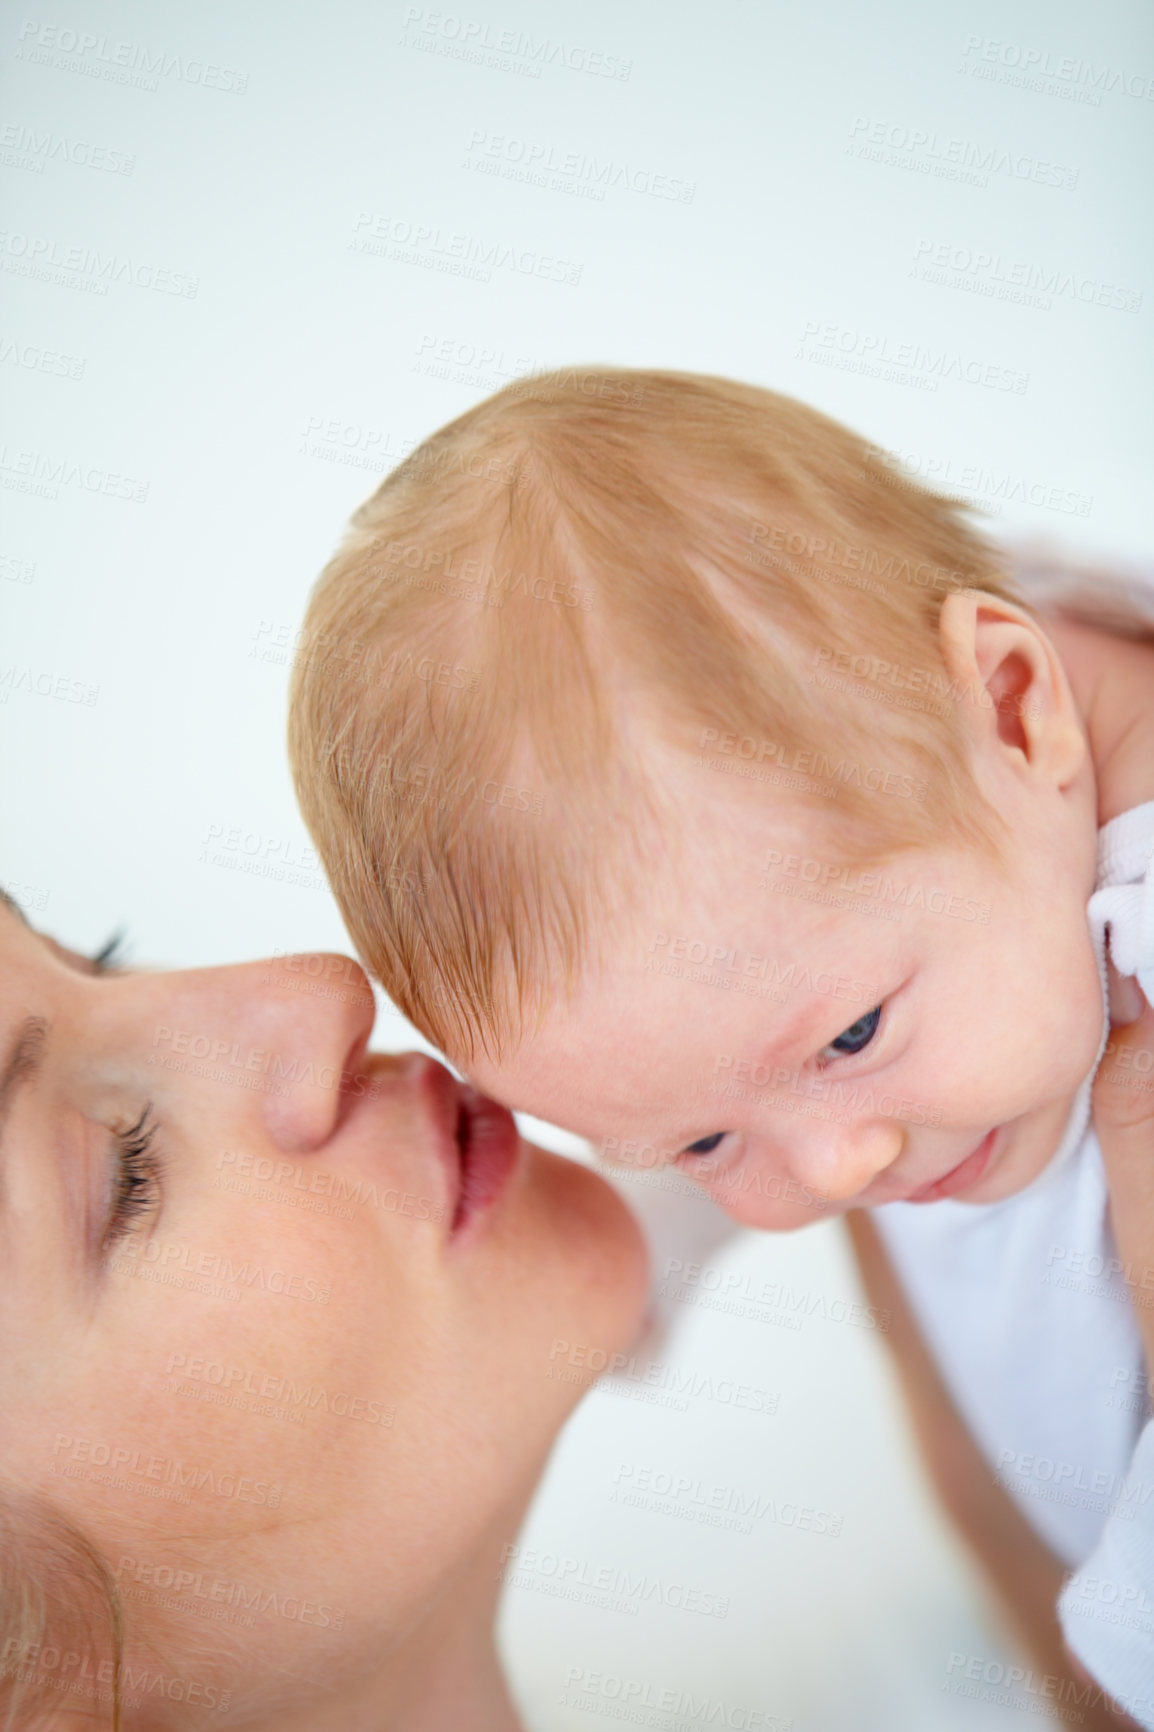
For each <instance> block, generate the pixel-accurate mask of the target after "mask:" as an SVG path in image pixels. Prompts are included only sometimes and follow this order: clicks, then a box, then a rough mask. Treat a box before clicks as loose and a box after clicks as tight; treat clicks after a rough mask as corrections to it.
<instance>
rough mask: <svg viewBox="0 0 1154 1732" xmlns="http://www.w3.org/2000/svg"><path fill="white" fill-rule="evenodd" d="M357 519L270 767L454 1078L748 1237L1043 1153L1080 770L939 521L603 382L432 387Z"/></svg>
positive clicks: (979, 580)
mask: <svg viewBox="0 0 1154 1732" xmlns="http://www.w3.org/2000/svg"><path fill="white" fill-rule="evenodd" d="M353 525H354V527H353V529H352V531H351V533H350V535H349V537H348V539H347V540H346V542H345V544H344V546H343V547H342V548H341V550H340V551H339V553H338V554H337V556H336V558H335V559H334V560H333V561H332V563H331V564H330V566H329V567H328V569H327V570H326V572H325V573H324V575H323V577H322V578H321V581H320V583H319V585H318V587H317V590H316V592H315V594H314V596H313V600H312V603H311V607H310V611H309V615H308V620H307V625H306V634H305V648H304V650H303V651H302V654H301V657H300V659H299V661H298V664H297V667H296V669H295V673H294V685H293V700H292V713H291V723H290V738H291V748H292V754H293V762H294V769H295V774H296V781H297V788H298V791H299V794H300V797H301V801H302V805H303V808H304V812H305V816H306V818H307V820H308V823H309V825H310V827H311V829H312V832H313V835H314V837H315V839H316V842H317V845H318V847H319V849H320V851H321V854H322V856H323V858H324V861H325V864H326V867H327V869H328V872H329V875H330V878H331V881H332V884H333V888H334V890H335V892H336V895H337V898H338V900H339V902H340V905H341V908H342V911H343V913H344V915H345V918H346V920H347V922H348V925H349V930H350V932H351V933H352V935H353V937H354V939H355V940H356V943H357V945H358V948H359V950H360V952H361V955H362V956H363V957H364V959H365V961H366V962H367V963H368V965H369V967H370V968H371V969H372V970H373V972H374V973H375V974H376V976H377V977H378V978H379V979H380V980H381V982H382V983H383V985H384V987H385V989H386V990H387V991H388V992H389V994H390V996H391V997H392V998H393V999H394V1000H395V1002H396V1003H397V1004H398V1005H399V1006H400V1008H401V1009H402V1010H403V1011H404V1012H405V1013H406V1014H407V1015H408V1016H409V1017H410V1018H411V1020H412V1021H413V1022H414V1023H416V1025H417V1026H418V1027H419V1028H420V1029H422V1031H423V1032H424V1033H425V1034H426V1035H427V1036H428V1037H429V1038H430V1039H431V1040H432V1041H433V1042H434V1043H435V1044H436V1045H438V1046H440V1047H441V1048H442V1049H443V1050H444V1051H445V1052H446V1053H447V1054H448V1055H449V1057H450V1058H451V1059H452V1060H453V1061H454V1062H455V1063H456V1064H457V1065H458V1066H459V1067H460V1068H461V1069H462V1070H464V1071H466V1072H467V1073H468V1074H469V1076H470V1077H471V1078H472V1079H473V1080H474V1081H476V1082H477V1083H478V1084H479V1086H481V1087H482V1088H484V1089H486V1090H487V1091H488V1092H490V1093H492V1094H494V1095H496V1096H497V1097H498V1098H500V1099H503V1100H504V1101H506V1102H507V1103H508V1104H509V1105H511V1106H514V1107H518V1108H523V1109H525V1110H527V1111H529V1112H532V1113H535V1114H537V1115H539V1116H541V1117H544V1118H547V1119H551V1120H553V1121H554V1122H556V1123H559V1124H563V1125H566V1126H568V1127H569V1128H570V1129H572V1130H575V1131H577V1132H580V1133H582V1134H584V1135H585V1136H588V1137H590V1138H591V1139H592V1140H594V1141H595V1142H597V1143H599V1144H600V1145H601V1146H602V1147H603V1148H604V1149H605V1150H606V1152H607V1153H609V1154H611V1155H614V1154H615V1155H616V1156H617V1157H618V1158H620V1159H623V1160H627V1161H633V1162H634V1163H639V1164H657V1163H661V1162H664V1161H667V1160H668V1161H674V1160H675V1161H676V1162H677V1164H678V1165H679V1166H680V1167H681V1168H682V1169H684V1170H686V1171H688V1172H689V1173H691V1174H692V1175H693V1176H694V1177H695V1178H697V1179H699V1180H700V1181H701V1182H702V1183H703V1184H704V1185H705V1187H706V1188H707V1189H708V1190H709V1191H710V1192H711V1193H712V1194H713V1195H714V1196H715V1197H716V1198H717V1199H718V1201H719V1202H721V1203H722V1204H723V1205H724V1206H725V1207H726V1208H727V1209H728V1210H729V1211H730V1213H732V1214H733V1215H735V1216H736V1217H737V1218H738V1219H740V1220H744V1221H747V1222H750V1223H751V1224H755V1225H762V1226H776V1227H784V1226H794V1225H802V1224H804V1223H805V1222H807V1221H812V1220H813V1219H814V1218H815V1217H816V1216H817V1215H819V1214H822V1213H828V1212H831V1211H833V1210H837V1209H841V1208H846V1207H849V1206H850V1205H851V1204H853V1205H856V1204H858V1203H880V1202H885V1201H890V1200H893V1199H896V1198H900V1197H909V1196H911V1195H914V1194H919V1195H922V1196H924V1197H925V1200H932V1198H933V1197H934V1196H938V1195H955V1194H956V1195H964V1196H965V1197H966V1198H967V1199H969V1200H972V1201H976V1202H985V1201H994V1200H996V1199H998V1198H1001V1197H1003V1196H1007V1195H1009V1194H1011V1193H1012V1192H1013V1191H1015V1190H1018V1189H1020V1188H1021V1187H1022V1186H1023V1185H1024V1184H1026V1183H1028V1182H1029V1180H1030V1179H1032V1178H1033V1177H1034V1176H1035V1175H1036V1173H1037V1172H1039V1171H1040V1170H1041V1168H1042V1166H1043V1165H1044V1164H1045V1161H1046V1160H1047V1159H1048V1157H1049V1155H1050V1154H1051V1153H1052V1152H1053V1150H1054V1148H1055V1146H1056V1144H1057V1142H1058V1140H1059V1138H1060V1135H1061V1132H1062V1129H1063V1127H1064V1125H1065V1123H1066V1119H1067V1116H1068V1112H1069V1109H1070V1105H1071V1102H1072V1099H1073V1096H1074V1094H1075V1093H1076V1090H1077V1087H1078V1084H1079V1083H1080V1082H1081V1080H1082V1078H1083V1077H1084V1076H1085V1075H1086V1073H1087V1072H1088V1071H1089V1069H1090V1067H1091V1065H1092V1064H1093V1062H1094V1058H1095V1055H1096V1053H1097V1050H1098V1043H1099V1039H1100V1035H1101V1017H1100V1015H1099V1006H1100V1003H1101V993H1100V988H1099V984H1098V971H1097V963H1096V960H1095V957H1094V954H1093V950H1092V946H1091V942H1090V937H1089V932H1088V927H1087V922H1086V917H1085V903H1086V898H1087V896H1088V895H1089V893H1090V891H1091V890H1092V888H1093V881H1094V870H1095V838H1096V831H1095V803H1094V793H1095V790H1094V774H1093V767H1092V765H1091V763H1090V759H1089V754H1088V747H1087V744H1086V739H1085V735H1084V731H1083V729H1082V726H1081V723H1080V719H1079V717H1078V714H1077V711H1076V708H1075V705H1074V702H1073V698H1072V695H1071V692H1070V688H1069V685H1068V682H1067V681H1066V678H1065V675H1064V673H1063V671H1062V668H1061V665H1060V663H1059V661H1058V659H1057V656H1056V654H1055V652H1054V650H1053V648H1052V646H1051V645H1050V643H1049V640H1048V639H1047V638H1046V636H1045V633H1044V631H1043V630H1042V629H1041V627H1040V626H1039V625H1038V624H1037V622H1036V621H1035V620H1034V618H1033V617H1032V615H1031V614H1030V613H1029V611H1028V610H1026V609H1025V608H1024V607H1023V606H1022V605H1020V604H1019V603H1018V602H1016V600H1015V598H1014V594H1013V589H1012V586H1011V584H1010V582H1009V581H1008V579H1007V578H1006V577H1005V576H1004V575H1003V574H1002V573H1001V572H1000V571H999V568H998V564H997V560H996V557H995V555H994V554H993V552H992V550H991V549H990V548H989V547H988V546H987V545H986V544H985V543H984V542H983V540H982V539H981V537H980V536H979V535H978V534H977V533H976V532H975V531H974V530H973V528H972V527H971V526H970V524H969V523H968V521H967V518H966V514H965V512H964V510H963V509H962V508H961V507H960V506H959V505H958V504H957V503H956V502H953V501H950V500H947V499H943V498H939V497H937V496H935V495H933V494H931V493H928V492H926V491H924V490H922V489H920V488H917V487H913V486H911V485H910V484H909V483H907V482H905V481H900V480H899V479H898V478H897V477H896V476H895V473H894V471H893V470H892V469H891V468H890V467H889V466H888V465H887V463H886V462H885V459H884V457H883V456H882V454H881V453H879V452H878V451H877V450H876V449H875V448H873V447H871V446H869V445H867V444H866V443H865V442H863V441H862V440H861V439H859V438H858V437H857V436H855V435H854V434H852V433H850V432H849V431H847V430H846V429H845V428H843V427H841V426H838V425H837V424H836V423H834V422H832V421H829V420H827V419H826V418H825V417H824V416H822V415H819V414H818V413H816V412H815V411H814V410H812V409H808V408H806V407H805V406H804V405H802V404H800V403H797V402H795V401H793V400H791V399H789V398H786V397H780V396H776V395H774V394H772V393H770V392H767V391H762V390H758V389H755V388H753V387H751V386H745V385H739V384H734V383H731V382H729V381H726V380H721V379H711V378H702V377H696V376H692V375H687V374H676V373H654V372H630V371H623V370H621V371H618V370H610V369H605V370H598V371H596V372H589V371H586V372H579V373H566V374H556V375H550V376H547V377H542V378H536V379H529V380H526V381H523V382H521V383H519V384H515V385H512V386H509V387H508V388H507V389H505V390H504V391H502V392H500V393H498V395H496V396H495V397H492V398H490V399H488V401H486V402H484V403H482V404H480V405H479V406H478V407H477V408H475V409H472V410H470V411H469V412H468V413H467V414H465V415H463V416H461V417H460V418H459V419H458V420H457V421H455V422H453V423H452V424H451V425H450V426H448V427H446V428H444V429H442V431H441V432H439V433H437V434H435V435H434V436H433V437H432V438H431V439H429V440H428V441H426V443H425V444H424V445H423V446H421V447H420V449H419V450H417V451H416V452H414V453H413V455H412V456H411V457H409V458H408V459H407V460H406V462H404V463H403V464H402V465H401V466H400V468H398V469H397V470H395V471H394V472H393V474H392V475H390V476H389V477H388V478H387V479H386V480H385V481H384V482H383V483H382V485H381V487H380V488H379V489H378V491H377V492H376V494H375V495H374V496H373V498H372V499H371V500H369V501H368V502H367V503H366V504H365V505H364V506H362V507H361V509H360V510H359V511H358V512H357V513H356V515H355V517H354V519H353Z"/></svg>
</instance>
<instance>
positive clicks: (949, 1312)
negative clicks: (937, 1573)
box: [874, 801, 1154, 1732]
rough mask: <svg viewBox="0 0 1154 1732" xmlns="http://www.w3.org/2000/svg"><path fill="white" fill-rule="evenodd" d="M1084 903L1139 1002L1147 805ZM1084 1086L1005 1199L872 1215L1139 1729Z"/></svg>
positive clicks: (1148, 1543)
mask: <svg viewBox="0 0 1154 1732" xmlns="http://www.w3.org/2000/svg"><path fill="white" fill-rule="evenodd" d="M1087 913H1088V917H1089V921H1090V929H1091V933H1092V935H1093V939H1094V943H1095V947H1096V950H1097V953H1098V961H1099V966H1100V969H1101V974H1102V989H1103V995H1105V991H1106V969H1105V955H1106V947H1107V944H1108V945H1109V952H1110V956H1111V958H1112V960H1113V962H1114V965H1115V967H1116V968H1117V969H1118V971H1119V973H1121V974H1127V975H1136V976H1137V978H1138V981H1139V984H1140V985H1141V987H1142V990H1143V991H1144V992H1145V994H1146V997H1147V998H1148V999H1149V1000H1150V1001H1151V1002H1154V801H1150V802H1148V803H1147V804H1146V805H1143V806H1137V807H1135V808H1134V809H1133V810H1132V811H1129V812H1124V813H1123V814H1122V815H1121V816H1120V817H1118V818H1116V819H1114V820H1113V821H1112V822H1111V823H1109V824H1106V825H1105V826H1104V827H1103V828H1102V830H1101V831H1100V833H1099V839H1098V878H1097V888H1096V890H1095V893H1094V895H1093V896H1092V897H1091V898H1090V902H1089V905H1088V909H1087ZM1104 1043H1105V1036H1103V1044H1104ZM1100 1057H1101V1053H1099V1058H1100ZM1143 1058H1144V1055H1142V1054H1136V1055H1135V1065H1136V1067H1140V1066H1141V1064H1142V1062H1143ZM1096 1069H1097V1062H1096V1063H1095V1070H1096ZM1092 1080H1093V1074H1092V1073H1091V1076H1090V1077H1087V1079H1086V1081H1085V1082H1084V1084H1083V1085H1082V1088H1081V1090H1080V1091H1079V1095H1078V1099H1077V1101H1076V1103H1075V1107H1074V1111H1073V1113H1072V1114H1071V1119H1070V1123H1069V1125H1068V1127H1067V1130H1066V1134H1065V1136H1064V1138H1063V1141H1062V1145H1061V1147H1060V1148H1059V1150H1058V1151H1057V1153H1056V1154H1055V1156H1054V1158H1053V1159H1052V1160H1051V1161H1050V1163H1049V1164H1048V1166H1047V1167H1046V1169H1045V1170H1044V1172H1042V1173H1041V1174H1040V1175H1039V1177H1038V1178H1037V1179H1035V1180H1034V1182H1033V1183H1032V1184H1031V1185H1029V1186H1028V1187H1027V1188H1026V1189H1025V1190H1024V1191H1021V1192H1019V1193H1018V1195H1017V1196H1014V1197H1009V1198H1007V1199H1006V1200H1005V1201H1004V1202H1001V1203H992V1204H987V1205H977V1204H967V1203H963V1202H958V1201H945V1202H941V1203H934V1204H932V1205H925V1204H915V1203H890V1204H888V1205H886V1206H885V1207H884V1208H880V1209H875V1210H874V1220H875V1221H876V1222H877V1225H878V1228H879V1230H880V1232H881V1234H882V1237H883V1239H884V1241H885V1244H886V1247H887V1249H888V1250H889V1253H890V1255H891V1257H892V1259H893V1262H894V1266H895V1268H896V1269H897V1272H898V1275H899V1277H900V1278H901V1281H902V1283H903V1285H904V1287H905V1288H906V1290H907V1292H908V1294H909V1297H910V1301H911V1304H912V1305H913V1308H914V1311H915V1313H916V1314H917V1317H918V1320H919V1322H920V1323H921V1326H922V1329H923V1331H924V1333H925V1335H926V1338H927V1340H928V1342H929V1344H930V1346H931V1347H932V1349H933V1351H934V1355H935V1357H936V1359H937V1360H938V1363H939V1365H940V1367H941V1370H942V1373H943V1376H944V1377H945V1380H946V1383H947V1385H948V1387H949V1389H950V1391H951V1393H952V1395H953V1397H954V1400H955V1401H956V1403H957V1405H958V1408H959V1409H960V1411H961V1413H962V1414H963V1416H964V1418H965V1420H966V1422H967V1424H968V1425H969V1427H970V1430H971V1431H972V1433H973V1435H974V1438H975V1440H976V1442H977V1443H978V1444H979V1446H980V1447H981V1449H982V1450H983V1452H984V1453H985V1455H986V1457H987V1459H988V1461H989V1462H990V1465H991V1467H992V1468H993V1469H994V1471H995V1474H996V1477H997V1479H998V1481H999V1483H1000V1484H1002V1485H1003V1486H1004V1487H1005V1488H1006V1490H1007V1491H1008V1492H1009V1493H1010V1494H1011V1496H1012V1497H1013V1498H1014V1500H1015V1502H1016V1503H1017V1504H1018V1505H1019V1507H1020V1508H1021V1509H1022V1510H1023V1512H1024V1513H1025V1514H1026V1516H1027V1517H1028V1518H1029V1520H1030V1521H1031V1522H1032V1524H1033V1525H1034V1527H1035V1528H1036V1529H1037V1531H1038V1532H1039V1534H1041V1536H1042V1538H1043V1539H1044V1540H1046V1541H1047V1543H1048V1544H1049V1545H1050V1547H1051V1548H1052V1549H1053V1550H1054V1551H1055V1552H1056V1553H1057V1554H1058V1556H1059V1557H1060V1558H1062V1559H1063V1560H1064V1562H1065V1563H1067V1564H1068V1565H1070V1566H1071V1567H1072V1568H1074V1570H1075V1573H1074V1575H1073V1576H1072V1578H1071V1580H1070V1581H1069V1582H1068V1583H1067V1585H1066V1588H1065V1590H1064V1591H1063V1594H1062V1599H1061V1602H1060V1608H1059V1609H1060V1614H1061V1619H1062V1627H1063V1630H1064V1632H1065V1636H1066V1640H1067V1642H1068V1643H1069V1645H1070V1647H1071V1649H1072V1650H1073V1652H1074V1653H1075V1654H1077V1655H1078V1657H1079V1659H1080V1660H1081V1661H1082V1663H1083V1665H1085V1666H1086V1668H1087V1670H1088V1671H1090V1672H1091V1673H1092V1674H1093V1675H1094V1677H1095V1678H1096V1679H1097V1680H1098V1682H1099V1683H1100V1684H1101V1685H1102V1687H1103V1688H1104V1689H1105V1690H1106V1691H1107V1692H1108V1693H1109V1694H1110V1695H1112V1696H1114V1697H1115V1698H1116V1699H1117V1700H1118V1701H1119V1702H1120V1703H1121V1704H1122V1706H1123V1707H1124V1708H1125V1709H1126V1710H1127V1712H1128V1713H1129V1714H1130V1715H1132V1716H1133V1718H1134V1719H1135V1720H1137V1721H1138V1722H1139V1723H1140V1724H1141V1725H1142V1726H1144V1727H1146V1728H1148V1729H1149V1732H1154V1419H1151V1418H1150V1417H1149V1415H1150V1412H1151V1402H1150V1399H1149V1397H1150V1388H1151V1386H1150V1383H1149V1382H1148V1380H1147V1370H1146V1367H1145V1364H1144V1360H1143V1354H1142V1344H1141V1337H1140V1335H1139V1332H1138V1327H1137V1323H1136V1321H1135V1317H1134V1313H1133V1310H1132V1306H1131V1302H1130V1297H1129V1292H1128V1289H1127V1285H1126V1281H1125V1278H1124V1275H1123V1272H1122V1267H1121V1262H1120V1259H1119V1257H1118V1253H1117V1250H1116V1248H1115V1245H1114V1240H1113V1237H1112V1235H1111V1231H1110V1225H1109V1220H1108V1196H1107V1189H1106V1180H1105V1174H1104V1171H1103V1166H1102V1155H1101V1151H1100V1149H1099V1147H1098V1140H1097V1137H1096V1136H1095V1134H1094V1131H1093V1129H1092V1127H1091V1126H1090V1123H1089V1111H1090V1086H1091V1083H1092ZM1132 1083H1133V1086H1135V1087H1140V1088H1150V1089H1154V1071H1149V1072H1143V1071H1142V1070H1141V1068H1135V1070H1134V1075H1133V1078H1132ZM1150 1158H1151V1160H1152V1161H1154V1146H1152V1147H1151V1151H1150ZM1138 1275H1139V1280H1140V1281H1141V1282H1142V1283H1143V1285H1142V1286H1141V1287H1140V1288H1139V1303H1141V1302H1142V1301H1143V1300H1145V1301H1146V1302H1147V1303H1148V1304H1149V1305H1151V1306H1154V1269H1151V1270H1150V1271H1147V1272H1142V1271H1139V1272H1138Z"/></svg>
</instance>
